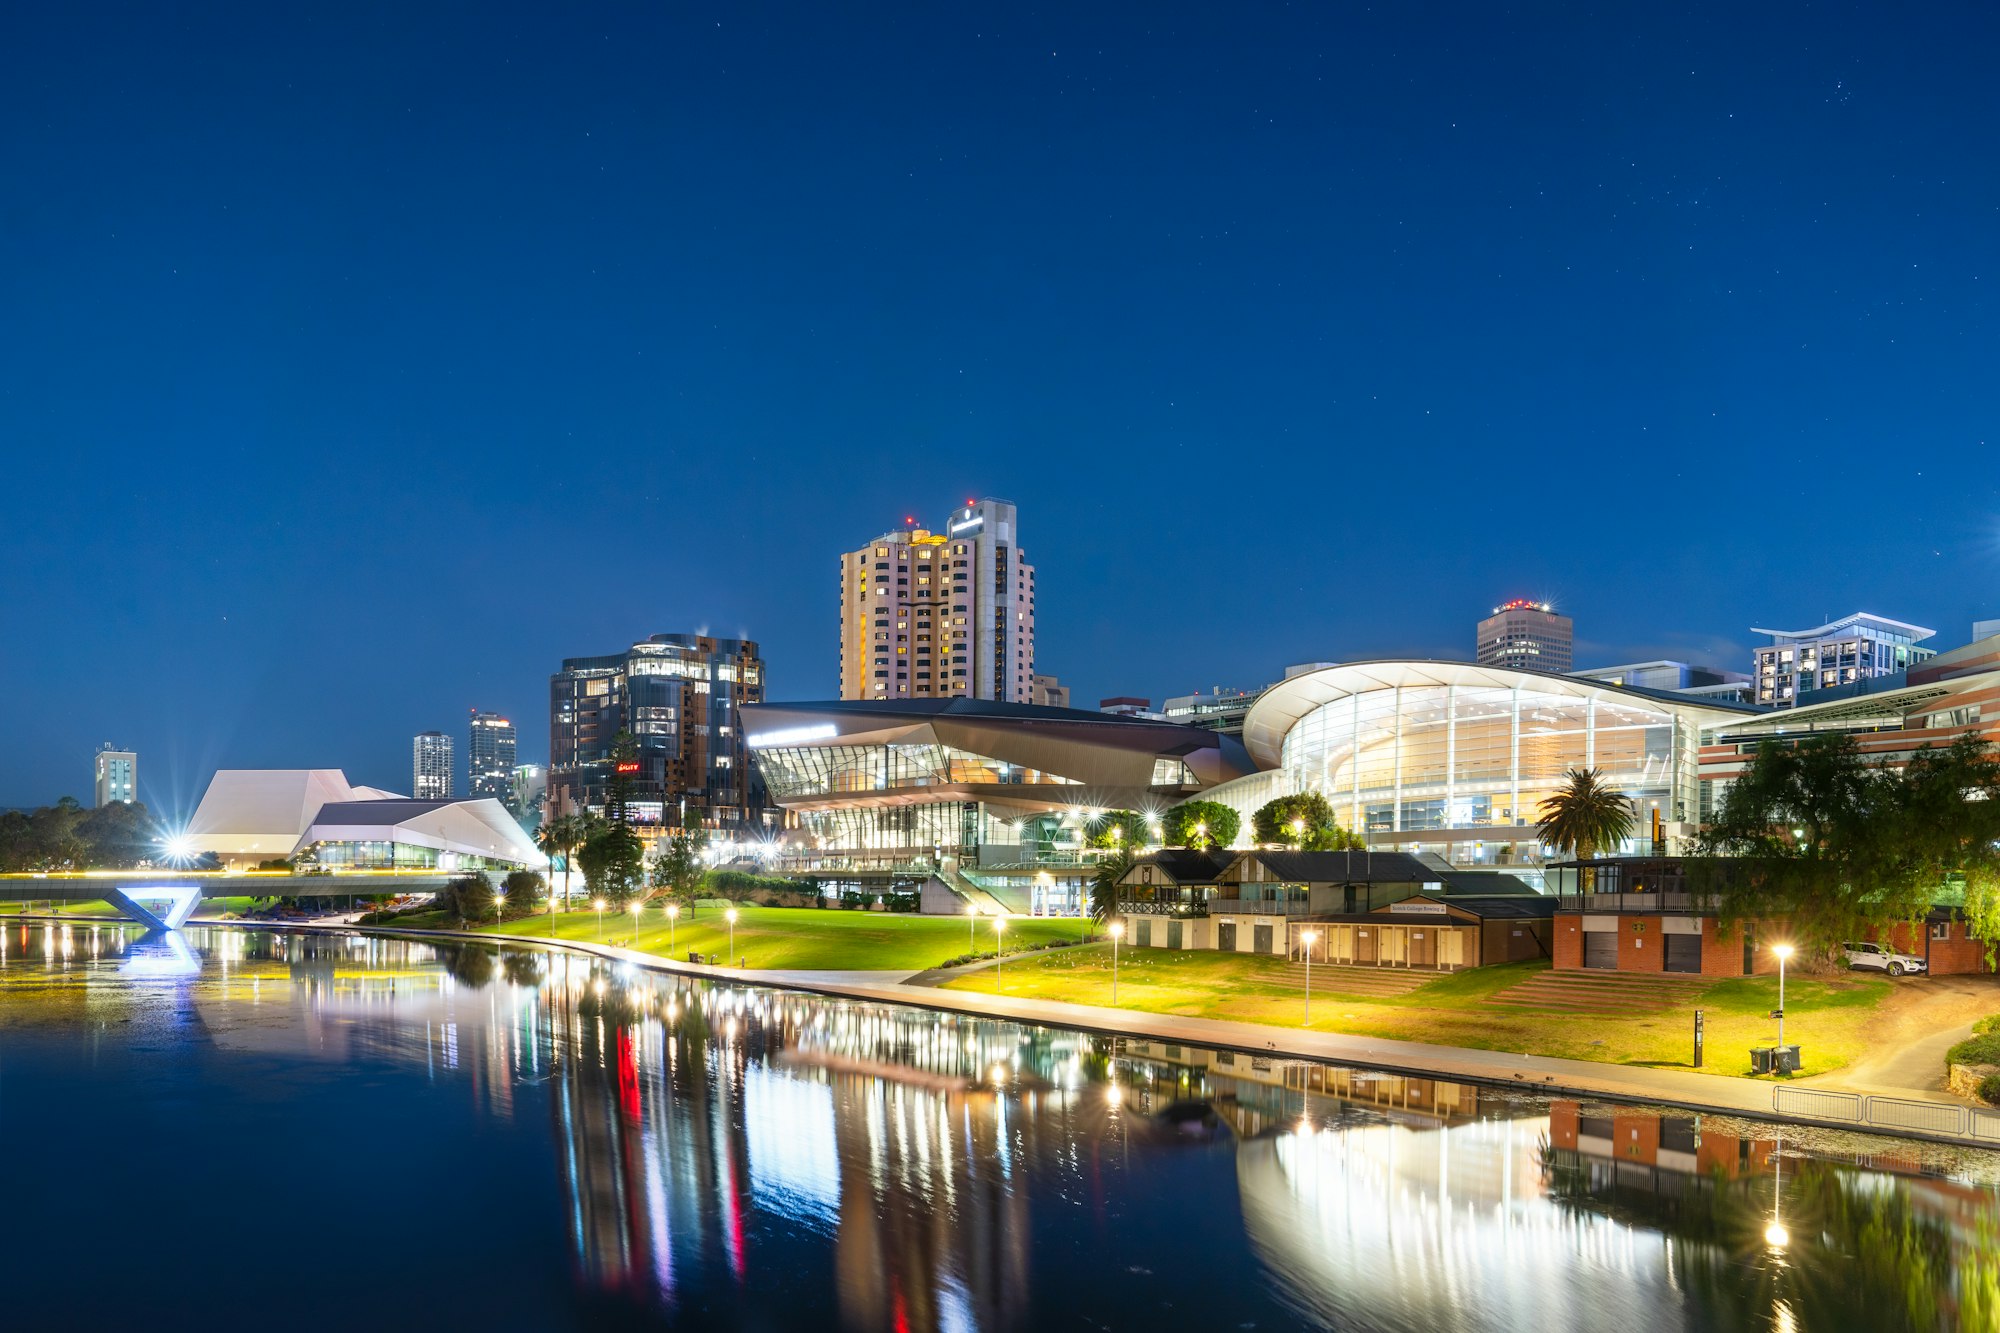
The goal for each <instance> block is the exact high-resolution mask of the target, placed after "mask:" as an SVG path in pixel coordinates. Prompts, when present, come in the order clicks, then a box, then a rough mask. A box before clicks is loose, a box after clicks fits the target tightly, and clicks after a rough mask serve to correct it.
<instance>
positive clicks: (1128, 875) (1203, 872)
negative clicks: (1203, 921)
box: [1125, 847, 1236, 884]
mask: <svg viewBox="0 0 2000 1333" xmlns="http://www.w3.org/2000/svg"><path fill="white" fill-rule="evenodd" d="M1235 859H1236V858H1235V857H1234V856H1232V855H1231V854H1230V853H1228V852H1203V851H1192V850H1190V849H1188V848H1186V847H1163V848H1161V849H1160V850H1159V851H1157V852H1149V853H1148V854H1146V855H1145V856H1141V857H1138V858H1137V859H1136V860H1134V861H1133V863H1132V869H1131V870H1128V871H1126V872H1125V882H1126V883H1132V882H1134V881H1133V874H1134V872H1136V871H1137V870H1138V869H1139V868H1140V867H1141V866H1150V867H1152V868H1153V869H1155V870H1158V871H1159V872H1160V873H1161V874H1162V875H1164V876H1166V878H1167V879H1168V880H1170V881H1171V882H1173V883H1175V884H1213V883H1215V881H1216V877H1217V876H1219V875H1220V874H1221V873H1222V872H1223V871H1224V870H1226V869H1227V868H1228V867H1229V865H1230V864H1231V863H1232V862H1233V861H1234V860H1235Z"/></svg>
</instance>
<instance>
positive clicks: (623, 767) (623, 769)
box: [618, 762, 639, 773]
mask: <svg viewBox="0 0 2000 1333" xmlns="http://www.w3.org/2000/svg"><path fill="white" fill-rule="evenodd" d="M618 771H619V772H620V773H637V772H638V771H639V765H637V764H636V763H630V762H627V763H623V764H620V765H618Z"/></svg>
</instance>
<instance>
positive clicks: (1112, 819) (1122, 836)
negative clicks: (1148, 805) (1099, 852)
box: [1090, 810, 1148, 851]
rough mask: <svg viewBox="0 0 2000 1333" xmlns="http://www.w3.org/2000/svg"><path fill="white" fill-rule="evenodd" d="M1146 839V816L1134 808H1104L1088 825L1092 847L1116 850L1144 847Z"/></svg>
mask: <svg viewBox="0 0 2000 1333" xmlns="http://www.w3.org/2000/svg"><path fill="white" fill-rule="evenodd" d="M1147 840H1148V839H1147V828H1146V817H1145V816H1144V815H1141V814H1140V813H1138V812H1137V811H1136V810H1106V811H1105V812H1104V813H1103V814H1102V815H1100V816H1099V817H1098V819H1097V820H1096V822H1095V823H1093V824H1091V826H1090V845H1091V846H1092V847H1097V848H1101V849H1105V850H1109V851H1116V850H1118V849H1119V848H1120V847H1144V846H1145V845H1146V843H1147Z"/></svg>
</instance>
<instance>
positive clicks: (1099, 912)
mask: <svg viewBox="0 0 2000 1333" xmlns="http://www.w3.org/2000/svg"><path fill="white" fill-rule="evenodd" d="M1136 859H1137V858H1135V857H1134V856H1133V855H1132V849H1131V848H1130V847H1121V848H1117V849H1115V850H1114V851H1113V852H1112V853H1111V855H1109V856H1107V857H1104V858H1103V859H1102V860H1100V861H1099V862H1098V863H1097V870H1096V873H1094V874H1093V875H1092V876H1091V878H1090V919H1091V920H1092V921H1095V922H1096V923H1097V924H1098V925H1100V926H1101V925H1103V924H1104V923H1105V922H1107V921H1109V920H1110V919H1111V918H1112V917H1113V916H1115V915H1117V913H1118V881H1119V880H1121V879H1123V878H1124V877H1125V872H1126V871H1128V870H1130V869H1131V868H1132V862H1133V861H1134V860H1136Z"/></svg>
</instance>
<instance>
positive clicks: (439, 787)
mask: <svg viewBox="0 0 2000 1333" xmlns="http://www.w3.org/2000/svg"><path fill="white" fill-rule="evenodd" d="M451 770H452V761H451V737H450V736H447V735H446V734H445V733H444V732H442V731H420V732H418V733H417V739H416V741H415V742H414V743H413V744H412V746H411V763H410V795H412V796H414V797H416V798H417V799H418V800H419V801H448V800H450V799H451Z"/></svg>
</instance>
